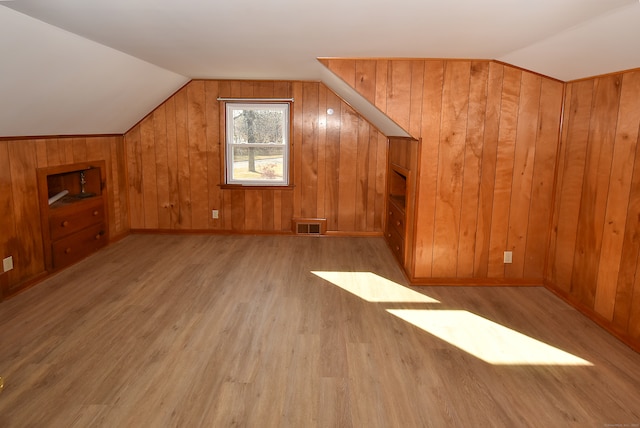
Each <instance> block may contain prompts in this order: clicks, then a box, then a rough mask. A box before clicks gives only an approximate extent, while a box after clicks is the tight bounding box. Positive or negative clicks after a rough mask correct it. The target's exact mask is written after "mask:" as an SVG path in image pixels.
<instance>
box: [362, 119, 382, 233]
mask: <svg viewBox="0 0 640 428" xmlns="http://www.w3.org/2000/svg"><path fill="white" fill-rule="evenodd" d="M368 139H369V141H368V144H367V150H368V155H369V159H368V162H367V166H366V167H367V187H366V188H365V190H366V198H367V210H366V213H365V214H366V220H365V221H366V230H367V232H373V231H376V230H380V229H376V218H375V217H376V210H378V209H379V208H377V207H376V202H377V199H378V196H379V195H378V192H380V188H379V187H378V185H377V181H376V180H377V177H376V173H377V169H376V167H377V162H378V131H377V130H376V129H375V128H374V127H373V126H371V127H369V135H368Z"/></svg>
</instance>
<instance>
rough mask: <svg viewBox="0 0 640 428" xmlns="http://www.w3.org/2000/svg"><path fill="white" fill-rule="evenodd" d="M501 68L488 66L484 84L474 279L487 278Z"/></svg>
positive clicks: (502, 79) (498, 65)
mask: <svg viewBox="0 0 640 428" xmlns="http://www.w3.org/2000/svg"><path fill="white" fill-rule="evenodd" d="M503 81H504V66H503V65H500V64H496V63H494V62H492V63H490V64H489V76H488V83H487V108H486V113H485V126H484V140H483V144H482V147H483V149H482V167H481V173H480V189H479V195H478V210H477V212H478V218H477V227H476V248H475V253H474V262H473V273H474V276H476V277H479V278H485V277H487V276H488V275H489V271H488V269H489V252H490V249H491V248H490V244H491V223H492V221H493V199H494V189H495V177H496V160H497V151H498V138H499V134H500V109H501V103H502V86H503Z"/></svg>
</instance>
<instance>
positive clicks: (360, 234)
mask: <svg viewBox="0 0 640 428" xmlns="http://www.w3.org/2000/svg"><path fill="white" fill-rule="evenodd" d="M326 236H344V237H350V238H358V237H364V238H367V237H369V238H373V237H378V236H384V235H383V233H382V231H380V232H340V231H338V230H327V233H326Z"/></svg>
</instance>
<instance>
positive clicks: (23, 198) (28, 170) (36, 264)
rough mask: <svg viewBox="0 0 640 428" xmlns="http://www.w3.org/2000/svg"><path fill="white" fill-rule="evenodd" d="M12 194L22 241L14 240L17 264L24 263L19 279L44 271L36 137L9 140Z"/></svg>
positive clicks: (17, 234)
mask: <svg viewBox="0 0 640 428" xmlns="http://www.w3.org/2000/svg"><path fill="white" fill-rule="evenodd" d="M8 152H9V159H10V162H9V168H10V174H11V194H12V199H13V207H14V213H15V214H14V216H15V217H14V219H15V236H17V237H19V243H16V244H15V245H14V244H10V246H9V247H10V249H11V251H15V254H14V256H13V259H14V264H15V265H17V266H19V267H21V269H19V270H16V273H15V274H14V275H15V276H17V278H15V279H14V280H15V281H18V282H19V281H23V280H26V279H29V278H31V277H33V276H35V275H37V274H38V273H40V272H42V271H44V254H43V248H42V227H41V223H40V207H39V203H38V197H37V195H38V185H37V180H36V162H37V161H36V146H35V143H34V141H33V140H21V141H18V142H14V143H12V144H9V146H8Z"/></svg>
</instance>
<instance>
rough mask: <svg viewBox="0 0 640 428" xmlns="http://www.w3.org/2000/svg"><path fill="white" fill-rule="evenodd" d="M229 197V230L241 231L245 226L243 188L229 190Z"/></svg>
mask: <svg viewBox="0 0 640 428" xmlns="http://www.w3.org/2000/svg"><path fill="white" fill-rule="evenodd" d="M229 194H230V197H231V230H235V231H243V230H244V226H245V218H244V215H245V207H244V196H245V191H244V190H233V191H231V192H229Z"/></svg>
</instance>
